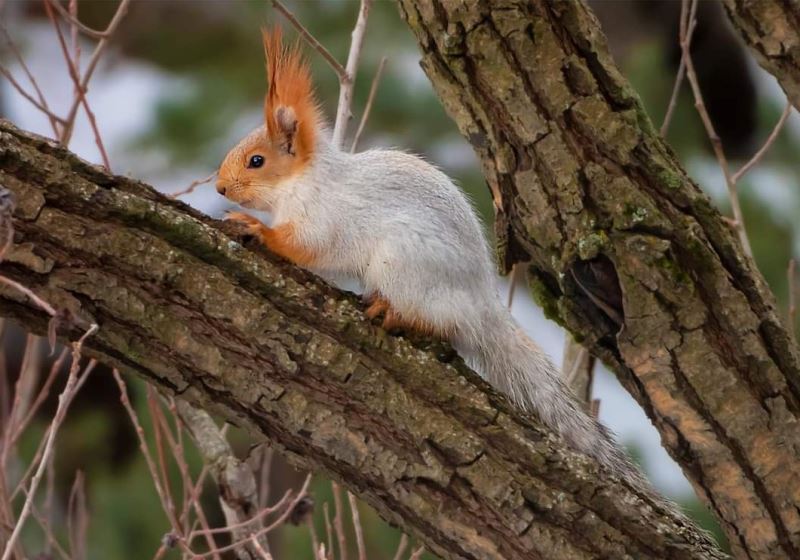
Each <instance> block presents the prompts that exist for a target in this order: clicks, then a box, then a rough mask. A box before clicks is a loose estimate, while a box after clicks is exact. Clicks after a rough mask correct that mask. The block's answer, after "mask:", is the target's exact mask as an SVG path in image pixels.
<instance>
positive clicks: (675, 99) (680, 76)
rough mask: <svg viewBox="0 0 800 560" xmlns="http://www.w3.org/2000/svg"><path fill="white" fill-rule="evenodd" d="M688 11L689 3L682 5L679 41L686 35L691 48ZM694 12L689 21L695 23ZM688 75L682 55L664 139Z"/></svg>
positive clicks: (663, 128)
mask: <svg viewBox="0 0 800 560" xmlns="http://www.w3.org/2000/svg"><path fill="white" fill-rule="evenodd" d="M692 8H693V9H695V10H696V9H697V4H696V3H695V4H693V5H692ZM686 10H687V3H686V2H682V3H681V16H680V20H679V27H680V29H679V40H680V41H683V40H684V35H685V39H686V42H687V43H688V44H689V46H691V43H692V35H693V34H694V29H695V26H694V25H693V26H691V27H690V28H689V30H688V32H687V30H686V29H685V28H684V22H685V21H686V19H687V18H686ZM694 19H695V18H694V12H692V14H691V16H690V17H689V18H688V20H689V21H694ZM685 74H686V58H685V57H684V56H683V55H681V62H680V64H679V65H678V73H677V74H676V75H675V84H674V85H673V86H672V95H670V98H669V104H668V105H667V112H666V113H665V114H664V121H663V122H662V123H661V129H660V130H659V133H660V134H661V136H662V137H665V136H666V135H667V131H668V130H669V125H670V122H671V121H672V114H673V112H674V111H675V107H676V106H677V104H678V94H679V93H680V91H681V85H682V84H683V78H684V75H685Z"/></svg>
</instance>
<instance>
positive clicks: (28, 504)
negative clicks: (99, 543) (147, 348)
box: [0, 325, 98, 560]
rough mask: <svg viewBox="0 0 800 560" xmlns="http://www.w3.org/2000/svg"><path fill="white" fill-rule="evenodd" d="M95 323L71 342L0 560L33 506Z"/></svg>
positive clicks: (7, 555) (8, 555) (9, 550)
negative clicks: (55, 403)
mask: <svg viewBox="0 0 800 560" xmlns="http://www.w3.org/2000/svg"><path fill="white" fill-rule="evenodd" d="M97 328H98V327H97V325H92V326H91V327H89V330H87V331H86V332H85V333H84V334H83V336H81V337H80V339H78V341H77V342H75V343H73V345H72V367H71V368H70V370H69V376H68V377H67V384H66V386H65V387H64V390H63V391H62V392H61V395H59V397H58V406H57V407H56V413H55V415H54V416H53V422H52V423H51V425H50V430H49V432H48V434H47V442H46V443H45V446H44V453H43V454H42V457H41V459H40V460H39V466H38V468H37V469H36V473H35V474H34V475H33V478H32V479H31V483H30V486H29V487H28V490H27V491H26V497H25V503H24V504H23V506H22V511H21V512H20V515H19V519H17V523H16V526H15V527H14V531H13V532H12V533H11V536H10V537H9V539H8V542H7V543H6V547H5V551H4V552H3V556H2V558H0V560H9V559H10V558H11V554H12V552H13V550H14V543H15V542H16V540H17V539H18V538H19V535H20V533H21V532H22V527H23V526H24V525H25V521H26V520H27V518H28V516H29V515H30V513H31V508H32V507H33V499H34V497H35V496H36V490H37V488H38V487H39V483H40V482H41V480H42V475H43V474H44V472H45V468H46V467H47V463H48V460H49V458H50V456H51V455H52V453H53V446H54V443H55V439H56V434H57V433H58V428H59V427H60V426H61V424H62V422H63V421H64V417H65V416H66V413H67V408H68V407H69V405H70V403H71V402H72V396H73V393H74V391H75V390H76V382H77V376H78V371H79V369H80V368H79V363H80V358H81V349H82V347H83V342H84V341H85V340H86V339H87V338H88V337H90V336H91V335H93V334H94V333H95V332H97Z"/></svg>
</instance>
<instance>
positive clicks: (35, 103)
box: [0, 65, 65, 132]
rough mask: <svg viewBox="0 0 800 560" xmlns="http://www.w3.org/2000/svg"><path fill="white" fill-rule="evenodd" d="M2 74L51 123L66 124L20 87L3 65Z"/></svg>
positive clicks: (1, 66) (0, 72)
mask: <svg viewBox="0 0 800 560" xmlns="http://www.w3.org/2000/svg"><path fill="white" fill-rule="evenodd" d="M0 74H2V75H3V76H4V77H5V79H7V80H8V83H10V84H11V85H12V86H13V87H14V89H16V90H17V92H18V93H19V94H20V95H21V96H22V97H24V98H25V99H27V100H28V102H29V103H30V104H31V105H33V106H34V107H36V108H37V109H38V110H39V111H41V112H42V113H44V114H45V115H47V118H48V119H50V120H51V121H57V122H61V123H63V122H65V121H64V119H62V118H61V117H59V116H58V115H56V114H55V113H53V112H52V111H51V110H50V109H49V108H48V107H47V106H46V105H43V104H42V103H41V102H40V101H37V100H36V99H34V97H33V96H32V95H31V94H30V93H28V92H27V91H25V88H23V87H22V86H21V85H20V83H19V82H18V81H17V80H16V79H15V78H14V76H13V74H11V72H10V71H9V70H8V69H7V68H6V67H5V66H3V65H0ZM56 132H57V129H56Z"/></svg>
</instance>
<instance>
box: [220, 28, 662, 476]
mask: <svg viewBox="0 0 800 560" xmlns="http://www.w3.org/2000/svg"><path fill="white" fill-rule="evenodd" d="M264 47H265V51H266V59H267V70H268V91H267V94H266V101H265V105H264V125H263V126H261V127H260V128H257V129H256V130H254V131H253V132H252V133H250V134H249V135H248V136H247V137H245V138H244V139H243V140H242V141H241V142H239V144H238V145H237V146H236V147H234V148H233V149H232V150H231V151H230V152H229V153H228V155H227V156H226V157H225V160H224V161H223V162H222V166H221V167H220V170H219V180H218V182H217V190H218V191H219V193H220V194H223V195H225V196H226V197H227V198H228V199H230V200H232V201H234V202H236V203H238V204H240V205H241V206H244V207H246V208H253V209H257V210H265V211H269V212H271V214H272V217H273V220H274V223H273V225H272V226H271V227H267V226H266V225H264V224H262V223H261V222H260V221H259V220H257V219H256V218H253V217H252V216H249V215H247V214H244V213H240V212H235V213H231V214H229V216H228V217H229V218H230V219H233V220H237V221H239V222H242V223H244V224H245V225H246V226H247V228H248V230H249V232H250V233H252V234H253V235H255V236H257V237H258V238H259V239H260V240H261V241H262V242H263V243H264V244H265V245H266V246H267V247H268V248H269V249H270V250H272V251H273V252H275V253H277V254H278V255H280V256H282V257H284V258H286V259H288V260H289V261H292V262H294V263H296V264H297V265H299V266H301V267H303V268H307V269H310V270H312V271H317V272H322V273H328V274H332V275H337V276H344V275H346V276H350V277H356V278H357V279H358V280H359V281H360V282H361V284H362V285H363V287H364V289H365V293H366V294H368V301H369V302H371V304H370V305H369V307H368V309H367V312H366V313H367V315H368V316H369V317H371V318H374V317H376V316H378V315H381V314H382V315H383V316H384V319H383V326H384V327H385V328H387V329H389V328H393V327H402V328H405V329H411V330H414V331H421V332H424V333H426V334H429V335H433V336H437V337H441V338H443V339H446V340H448V341H450V343H451V344H452V345H453V347H454V348H455V349H456V350H457V351H458V352H459V354H460V355H461V356H462V357H463V358H464V359H465V360H466V361H467V363H469V364H470V365H471V366H472V367H474V368H475V369H476V370H477V371H478V372H479V373H480V374H481V375H483V376H484V377H485V378H486V379H487V380H488V381H489V382H490V383H492V384H493V385H494V386H495V387H497V388H498V389H499V390H501V391H502V392H504V393H505V394H506V395H508V396H509V397H510V399H511V400H512V401H513V402H514V403H515V404H516V405H517V406H519V407H520V408H522V409H524V410H526V411H532V412H535V413H537V414H538V416H539V417H540V418H541V420H542V421H543V422H544V423H545V424H547V425H548V426H550V427H551V428H553V429H554V430H555V431H556V432H558V433H559V434H560V435H561V436H562V437H563V438H564V439H565V440H566V441H567V442H568V443H570V444H571V445H572V447H574V448H575V449H577V450H579V451H581V452H583V453H586V454H587V455H590V456H591V457H594V458H595V459H597V460H598V461H599V462H600V463H602V464H603V465H605V466H606V467H607V468H608V469H610V470H611V471H612V472H614V473H615V474H617V475H618V476H622V477H625V478H626V479H628V480H629V481H630V482H632V483H633V484H634V486H636V487H637V488H639V489H643V490H647V489H649V486H648V484H647V483H646V482H645V481H644V478H643V477H642V475H641V473H640V472H639V470H638V469H637V468H636V467H635V466H634V465H633V464H632V463H631V462H630V460H629V459H628V458H627V456H626V454H625V452H624V451H623V450H622V449H621V448H620V447H619V446H618V445H617V444H616V443H615V442H614V440H613V437H612V436H611V435H610V434H609V432H608V431H607V430H606V429H605V428H604V427H603V426H602V425H601V424H599V423H598V422H597V421H596V420H594V419H593V418H591V417H590V416H589V415H587V414H586V413H585V412H584V410H583V408H582V407H581V405H580V404H579V403H578V402H577V400H576V399H575V397H574V396H573V395H572V393H571V391H570V389H569V388H568V387H567V386H566V385H565V384H564V383H563V381H562V380H561V377H560V375H559V371H558V369H557V368H556V367H555V366H554V365H553V363H552V362H551V361H550V360H549V359H548V357H547V356H546V355H545V353H544V352H543V351H542V350H541V349H540V348H539V347H538V346H537V345H536V344H535V343H534V342H533V341H532V340H531V339H530V338H528V337H527V336H526V335H525V333H524V332H523V331H522V329H521V328H520V327H519V326H518V325H517V324H516V322H515V321H514V319H513V318H512V316H511V313H510V312H509V310H508V309H507V308H506V306H505V305H503V303H502V302H501V300H500V298H499V295H498V293H497V292H496V289H495V272H494V271H495V267H494V266H493V264H492V256H491V252H490V250H489V247H488V244H487V242H486V239H485V237H484V234H483V229H482V228H481V224H480V221H479V220H478V217H477V216H476V214H475V211H474V210H473V208H472V206H471V205H470V203H469V201H468V200H467V198H466V197H465V196H464V194H463V193H462V192H461V190H459V188H458V187H456V186H455V185H454V184H453V182H452V181H451V180H450V179H449V178H448V177H447V176H446V175H445V174H444V173H442V172H441V171H439V170H438V169H437V168H436V167H434V166H433V165H431V164H429V163H427V162H425V161H423V160H422V159H421V158H419V157H417V156H414V155H411V154H407V153H404V152H400V151H394V150H368V151H364V152H361V153H356V154H351V153H348V152H344V151H342V150H340V149H339V148H338V147H337V146H335V145H333V144H332V142H331V139H330V134H329V132H328V130H327V128H326V126H325V124H324V119H323V116H322V113H321V110H320V108H319V105H318V104H317V102H316V101H315V98H314V92H313V85H312V80H311V75H310V71H309V68H308V65H307V63H306V61H305V60H304V59H303V57H302V55H301V53H300V52H299V50H298V47H297V46H295V47H292V48H288V47H286V46H285V45H284V44H283V43H282V40H281V34H280V32H279V31H278V30H276V31H274V32H271V33H268V32H264ZM648 492H649V490H648Z"/></svg>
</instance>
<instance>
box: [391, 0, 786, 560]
mask: <svg viewBox="0 0 800 560" xmlns="http://www.w3.org/2000/svg"><path fill="white" fill-rule="evenodd" d="M400 5H401V11H402V12H403V16H404V17H405V19H406V21H407V23H408V24H409V26H410V27H411V29H412V30H413V31H414V33H415V35H416V37H417V40H418V42H419V44H420V46H421V48H422V51H423V60H422V65H423V68H424V69H425V71H426V72H427V74H428V76H429V78H430V79H431V81H432V82H433V84H434V87H435V89H436V91H437V93H438V95H439V97H440V98H441V100H442V103H443V105H444V107H445V109H446V110H447V111H448V113H449V114H450V116H451V117H452V118H453V119H454V120H455V121H456V123H457V124H458V126H459V129H460V130H461V132H462V134H463V135H464V136H465V137H466V138H467V139H468V140H469V141H470V143H471V144H472V145H473V147H474V148H475V151H476V152H477V154H478V156H479V157H480V160H481V162H482V165H483V171H484V175H485V176H486V179H487V182H488V183H489V187H490V189H491V191H492V193H493V194H494V198H495V204H496V206H497V210H498V212H497V219H496V234H497V239H498V245H499V254H500V257H501V264H502V266H503V267H504V268H506V269H508V268H509V267H510V265H512V264H513V263H515V262H524V261H527V260H530V261H531V262H532V265H531V269H530V272H531V273H532V274H531V278H532V280H531V281H532V286H531V287H532V290H533V292H534V295H535V296H536V298H537V299H538V301H539V302H540V303H541V305H542V306H543V307H544V310H545V312H546V314H547V315H548V316H549V317H551V318H553V319H555V320H556V321H558V322H559V323H560V324H562V325H563V326H564V327H566V328H567V329H568V330H570V331H571V332H572V333H573V335H574V337H575V338H576V339H578V340H580V341H581V342H582V343H583V344H585V345H586V346H587V347H588V348H589V349H590V350H591V352H592V353H593V354H594V355H595V356H597V357H598V358H600V359H602V360H603V361H604V362H606V364H608V365H609V366H610V367H611V368H612V369H613V370H614V371H615V372H616V373H617V375H618V377H619V378H620V380H621V382H622V384H623V385H624V386H625V387H626V389H628V391H629V392H630V393H631V394H632V395H633V396H634V397H635V398H636V399H637V401H638V402H639V403H640V404H641V405H642V407H643V408H644V410H645V411H646V412H647V414H648V416H649V417H650V418H651V420H652V421H653V423H654V424H655V426H656V427H657V428H658V430H659V432H660V433H661V436H662V441H663V444H664V445H665V447H666V448H667V450H668V451H669V452H670V454H671V455H672V457H673V458H675V459H676V460H677V461H678V462H679V463H680V465H681V466H682V467H683V469H684V472H685V473H686V474H687V475H688V476H689V478H690V479H691V480H692V482H693V483H694V486H695V488H696V489H697V491H698V493H699V495H700V496H701V498H702V499H703V500H704V501H705V502H706V503H707V504H708V506H709V507H710V508H711V509H712V510H713V511H714V513H715V514H716V515H717V517H718V518H719V519H720V521H721V523H722V526H723V528H724V530H725V531H726V533H727V535H728V537H729V539H730V541H731V546H732V547H733V550H734V552H735V553H736V554H737V555H739V556H741V557H746V558H800V514H798V511H800V472H798V469H797V468H796V466H797V465H798V464H800V431H798V429H797V426H798V422H799V421H800V358H799V357H798V350H797V346H796V345H795V343H794V341H793V340H792V339H791V337H789V336H788V333H787V332H786V330H785V328H784V325H783V322H782V320H781V318H780V317H779V315H778V312H777V309H776V305H775V301H774V297H773V295H772V294H771V293H770V292H769V290H768V289H767V287H766V284H765V283H764V280H763V278H762V277H761V275H760V274H759V272H758V271H757V270H756V269H755V266H754V264H753V262H752V260H751V259H749V258H747V256H746V255H745V254H744V252H743V250H742V247H741V244H740V243H739V241H738V240H737V239H736V236H734V235H733V233H732V232H731V230H730V228H729V227H728V226H727V225H726V224H725V222H724V221H723V220H722V219H721V217H720V214H719V212H718V211H717V209H716V208H714V207H713V206H712V204H711V202H710V201H709V199H708V197H707V196H706V195H705V194H704V193H703V192H702V191H701V189H700V188H699V187H698V186H697V185H696V184H695V183H694V182H692V180H691V179H690V178H689V177H688V176H687V175H686V172H685V171H684V170H683V169H682V168H681V166H680V164H679V162H678V161H677V159H676V158H675V155H674V154H673V153H672V151H671V150H670V149H669V147H668V146H667V145H666V144H665V143H664V141H663V139H662V138H661V137H660V135H659V134H658V133H657V131H656V130H655V129H654V128H653V126H652V124H651V122H650V119H649V118H648V116H647V114H646V113H645V111H644V109H643V107H642V105H641V102H640V101H639V98H638V97H637V95H636V93H635V92H634V91H633V90H632V89H631V87H630V85H629V84H628V83H627V81H626V80H625V79H624V78H623V76H622V75H621V74H620V72H619V70H618V69H617V68H616V66H615V65H614V63H613V61H612V59H611V56H610V55H609V53H608V49H607V46H606V41H605V38H604V37H603V35H602V32H601V30H600V28H599V24H598V22H597V20H596V18H595V17H594V15H593V14H592V13H591V12H590V11H589V10H588V8H587V7H586V6H585V4H584V3H583V2H580V1H578V0H575V1H555V0H553V1H547V0H534V1H530V2H529V1H522V0H519V1H517V0H505V1H503V2H481V3H478V2H474V3H466V4H465V3H462V2H454V1H445V0H433V1H431V0H400Z"/></svg>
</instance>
